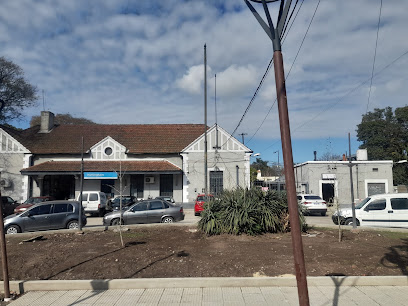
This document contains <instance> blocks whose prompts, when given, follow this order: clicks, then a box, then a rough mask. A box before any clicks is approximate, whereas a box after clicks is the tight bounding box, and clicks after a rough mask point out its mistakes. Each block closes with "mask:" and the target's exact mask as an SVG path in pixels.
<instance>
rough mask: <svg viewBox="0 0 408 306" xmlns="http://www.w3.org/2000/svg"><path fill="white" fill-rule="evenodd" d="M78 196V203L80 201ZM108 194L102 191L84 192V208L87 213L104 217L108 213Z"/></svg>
mask: <svg viewBox="0 0 408 306" xmlns="http://www.w3.org/2000/svg"><path fill="white" fill-rule="evenodd" d="M80 196H81V195H80V194H78V197H77V199H76V200H77V201H79V197H80ZM107 202H108V200H107V198H106V194H105V193H104V192H101V191H84V192H82V207H83V208H84V210H85V212H86V213H90V214H97V215H98V216H99V217H102V216H103V215H104V214H105V212H106V205H107Z"/></svg>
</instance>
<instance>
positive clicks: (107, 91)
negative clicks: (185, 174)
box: [0, 0, 408, 139]
mask: <svg viewBox="0 0 408 306" xmlns="http://www.w3.org/2000/svg"><path fill="white" fill-rule="evenodd" d="M371 2H372V1H369V0H361V1H358V2H356V1H322V2H321V3H320V5H319V8H318V11H317V14H316V16H315V19H314V21H313V24H312V25H311V27H310V30H309V33H308V36H307V37H306V39H305V41H304V44H303V46H302V49H301V51H300V52H299V54H298V55H297V52H298V50H299V46H300V43H301V42H302V40H303V38H304V35H305V31H306V29H307V28H308V26H309V22H310V20H311V17H312V14H313V12H314V10H315V8H316V5H317V0H315V1H304V3H303V5H302V8H301V10H300V12H299V14H298V16H297V18H296V20H295V22H294V25H293V27H292V28H291V29H290V31H289V32H288V36H287V38H286V39H285V41H284V43H283V47H282V49H283V58H284V64H285V72H286V73H289V71H290V75H289V77H288V78H287V81H286V86H287V94H288V106H289V111H290V118H291V126H292V136H293V137H294V138H306V139H311V138H318V137H319V138H327V137H332V138H335V137H346V133H347V131H350V130H352V131H354V130H355V126H356V124H358V123H359V121H360V120H361V115H362V114H363V113H365V111H366V107H367V99H368V91H369V84H370V82H369V79H370V77H371V68H372V64H373V57H374V46H375V40H376V34H377V21H378V12H379V3H376V4H373V3H371ZM253 4H254V6H255V7H256V8H257V9H259V10H260V11H262V5H257V4H256V3H253ZM269 6H270V10H271V14H272V16H273V18H274V19H276V16H277V14H278V7H279V6H278V4H277V3H272V4H270V5H269ZM406 11H408V2H407V1H400V0H389V1H387V2H386V3H384V4H383V9H382V18H381V21H382V22H381V28H380V32H379V40H378V49H377V58H376V64H375V77H374V79H373V87H372V96H371V98H370V104H369V110H372V109H373V108H374V107H380V108H383V107H386V106H393V107H394V108H395V107H400V106H405V105H406V103H407V102H406V96H407V95H408V86H407V75H406V71H407V70H408V55H405V56H403V57H402V58H400V59H399V60H398V61H397V62H396V63H394V64H392V65H391V66H389V67H388V68H386V69H385V70H382V69H383V68H384V67H387V65H389V64H391V63H392V62H393V61H394V60H395V59H397V58H398V57H399V56H401V55H402V54H404V52H406V51H407V50H408V41H407V40H406V39H401V37H405V29H406V28H407V26H408V19H407V18H406ZM262 15H263V14H262ZM5 26H7V28H5ZM0 43H1V45H2V52H1V53H0V56H5V57H6V58H9V59H11V60H12V61H14V62H15V63H16V64H18V65H20V66H21V67H22V68H23V70H24V72H25V75H26V77H27V78H28V79H29V81H30V82H31V83H33V84H34V85H36V86H37V87H38V88H39V89H40V90H42V89H44V90H45V93H46V104H47V107H48V108H49V109H50V110H52V111H54V112H57V113H60V112H70V113H72V114H77V115H79V116H83V117H88V118H90V119H92V120H95V121H97V122H100V123H104V122H106V123H115V122H117V123H171V122H178V123H183V122H185V123H201V122H202V121H203V119H202V113H203V111H202V107H203V106H202V104H203V103H202V102H203V96H202V95H203V78H204V72H203V46H204V44H205V43H206V44H207V62H208V73H207V76H208V101H209V120H208V122H209V124H212V123H213V122H214V120H215V114H214V111H213V110H212V106H211V102H212V101H214V74H215V73H216V74H217V103H218V114H217V115H218V120H219V123H220V124H221V125H222V126H223V127H224V128H225V129H227V130H228V131H230V132H232V131H233V130H234V128H235V127H236V125H237V124H238V122H239V120H240V119H241V116H242V114H243V113H244V111H245V109H246V108H247V106H248V104H249V101H250V99H251V98H252V96H253V94H254V92H255V90H256V88H257V86H258V84H259V82H260V80H261V78H262V76H263V74H264V72H265V70H266V67H267V65H268V63H269V61H270V59H271V57H272V55H273V52H272V46H271V42H270V40H269V38H268V37H267V36H266V34H265V33H264V31H263V30H262V28H261V27H260V26H259V24H258V23H257V21H256V20H255V18H254V17H253V15H252V13H251V12H250V11H249V9H248V8H247V7H246V5H245V3H244V2H243V1H236V0H210V1H203V0H196V1H179V0H169V1H164V2H163V1H157V0H153V1H127V0H116V1H110V0H103V1H102V0H101V1H98V3H97V4H96V3H94V2H92V1H83V0H72V1H64V0H46V1H42V2H34V1H30V0H21V1H6V2H5V3H4V4H2V9H1V10H0ZM296 56H297V58H296V63H295V65H294V66H293V68H291V67H292V64H293V62H294V60H295V57H296ZM210 67H211V68H210ZM40 92H41V91H40ZM274 100H275V82H274V73H273V68H272V69H271V70H270V72H269V75H268V76H267V78H266V79H265V82H264V85H263V87H262V88H261V90H260V92H259V94H258V96H257V97H256V99H255V101H254V102H253V104H252V106H251V108H250V110H249V112H248V114H247V116H246V117H245V119H244V120H243V122H242V124H241V126H240V127H239V129H238V133H241V132H245V133H248V134H249V135H248V136H247V137H248V139H249V138H251V137H252V135H253V134H254V133H255V132H256V131H257V130H258V129H259V130H258V132H257V134H256V136H255V138H256V139H272V138H274V139H276V138H279V126H278V116H277V107H276V105H274V106H273V107H272V109H271V106H272V105H273V103H274ZM40 104H41V103H40ZM40 110H42V105H41V106H40V105H39V106H38V107H37V108H32V109H29V110H27V111H26V114H27V120H26V123H25V124H26V125H27V123H28V122H29V119H30V116H31V115H38V114H39V112H40ZM268 112H270V113H269V115H268V116H267V117H266V115H267V114H268ZM263 121H264V123H263V125H262V127H261V128H260V125H261V122H263ZM26 125H25V126H26ZM22 126H24V123H23V124H22ZM299 126H301V128H298V127H299Z"/></svg>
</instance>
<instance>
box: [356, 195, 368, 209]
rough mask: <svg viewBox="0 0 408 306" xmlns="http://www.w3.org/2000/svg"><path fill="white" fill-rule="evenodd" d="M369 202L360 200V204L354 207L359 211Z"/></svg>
mask: <svg viewBox="0 0 408 306" xmlns="http://www.w3.org/2000/svg"><path fill="white" fill-rule="evenodd" d="M370 200H371V198H365V199H364V200H362V201H361V202H360V203H358V204H357V205H356V209H361V207H363V206H364V205H365V204H366V203H367V202H368V201H370Z"/></svg>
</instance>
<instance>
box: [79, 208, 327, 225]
mask: <svg viewBox="0 0 408 306" xmlns="http://www.w3.org/2000/svg"><path fill="white" fill-rule="evenodd" d="M331 209H332V208H329V211H328V213H327V215H326V216H324V217H322V216H320V215H312V216H306V221H307V223H308V224H309V225H320V226H331V225H334V223H333V221H332V220H331V214H332V213H331ZM184 214H185V219H184V220H183V221H181V222H178V223H182V224H195V223H197V222H198V221H199V220H200V217H196V216H194V209H192V208H185V209H184ZM95 226H102V218H100V217H88V219H87V225H86V227H95Z"/></svg>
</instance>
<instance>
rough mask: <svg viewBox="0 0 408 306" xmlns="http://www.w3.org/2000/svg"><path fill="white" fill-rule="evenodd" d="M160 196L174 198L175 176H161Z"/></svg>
mask: <svg viewBox="0 0 408 306" xmlns="http://www.w3.org/2000/svg"><path fill="white" fill-rule="evenodd" d="M160 196H162V197H172V196H173V174H160Z"/></svg>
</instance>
